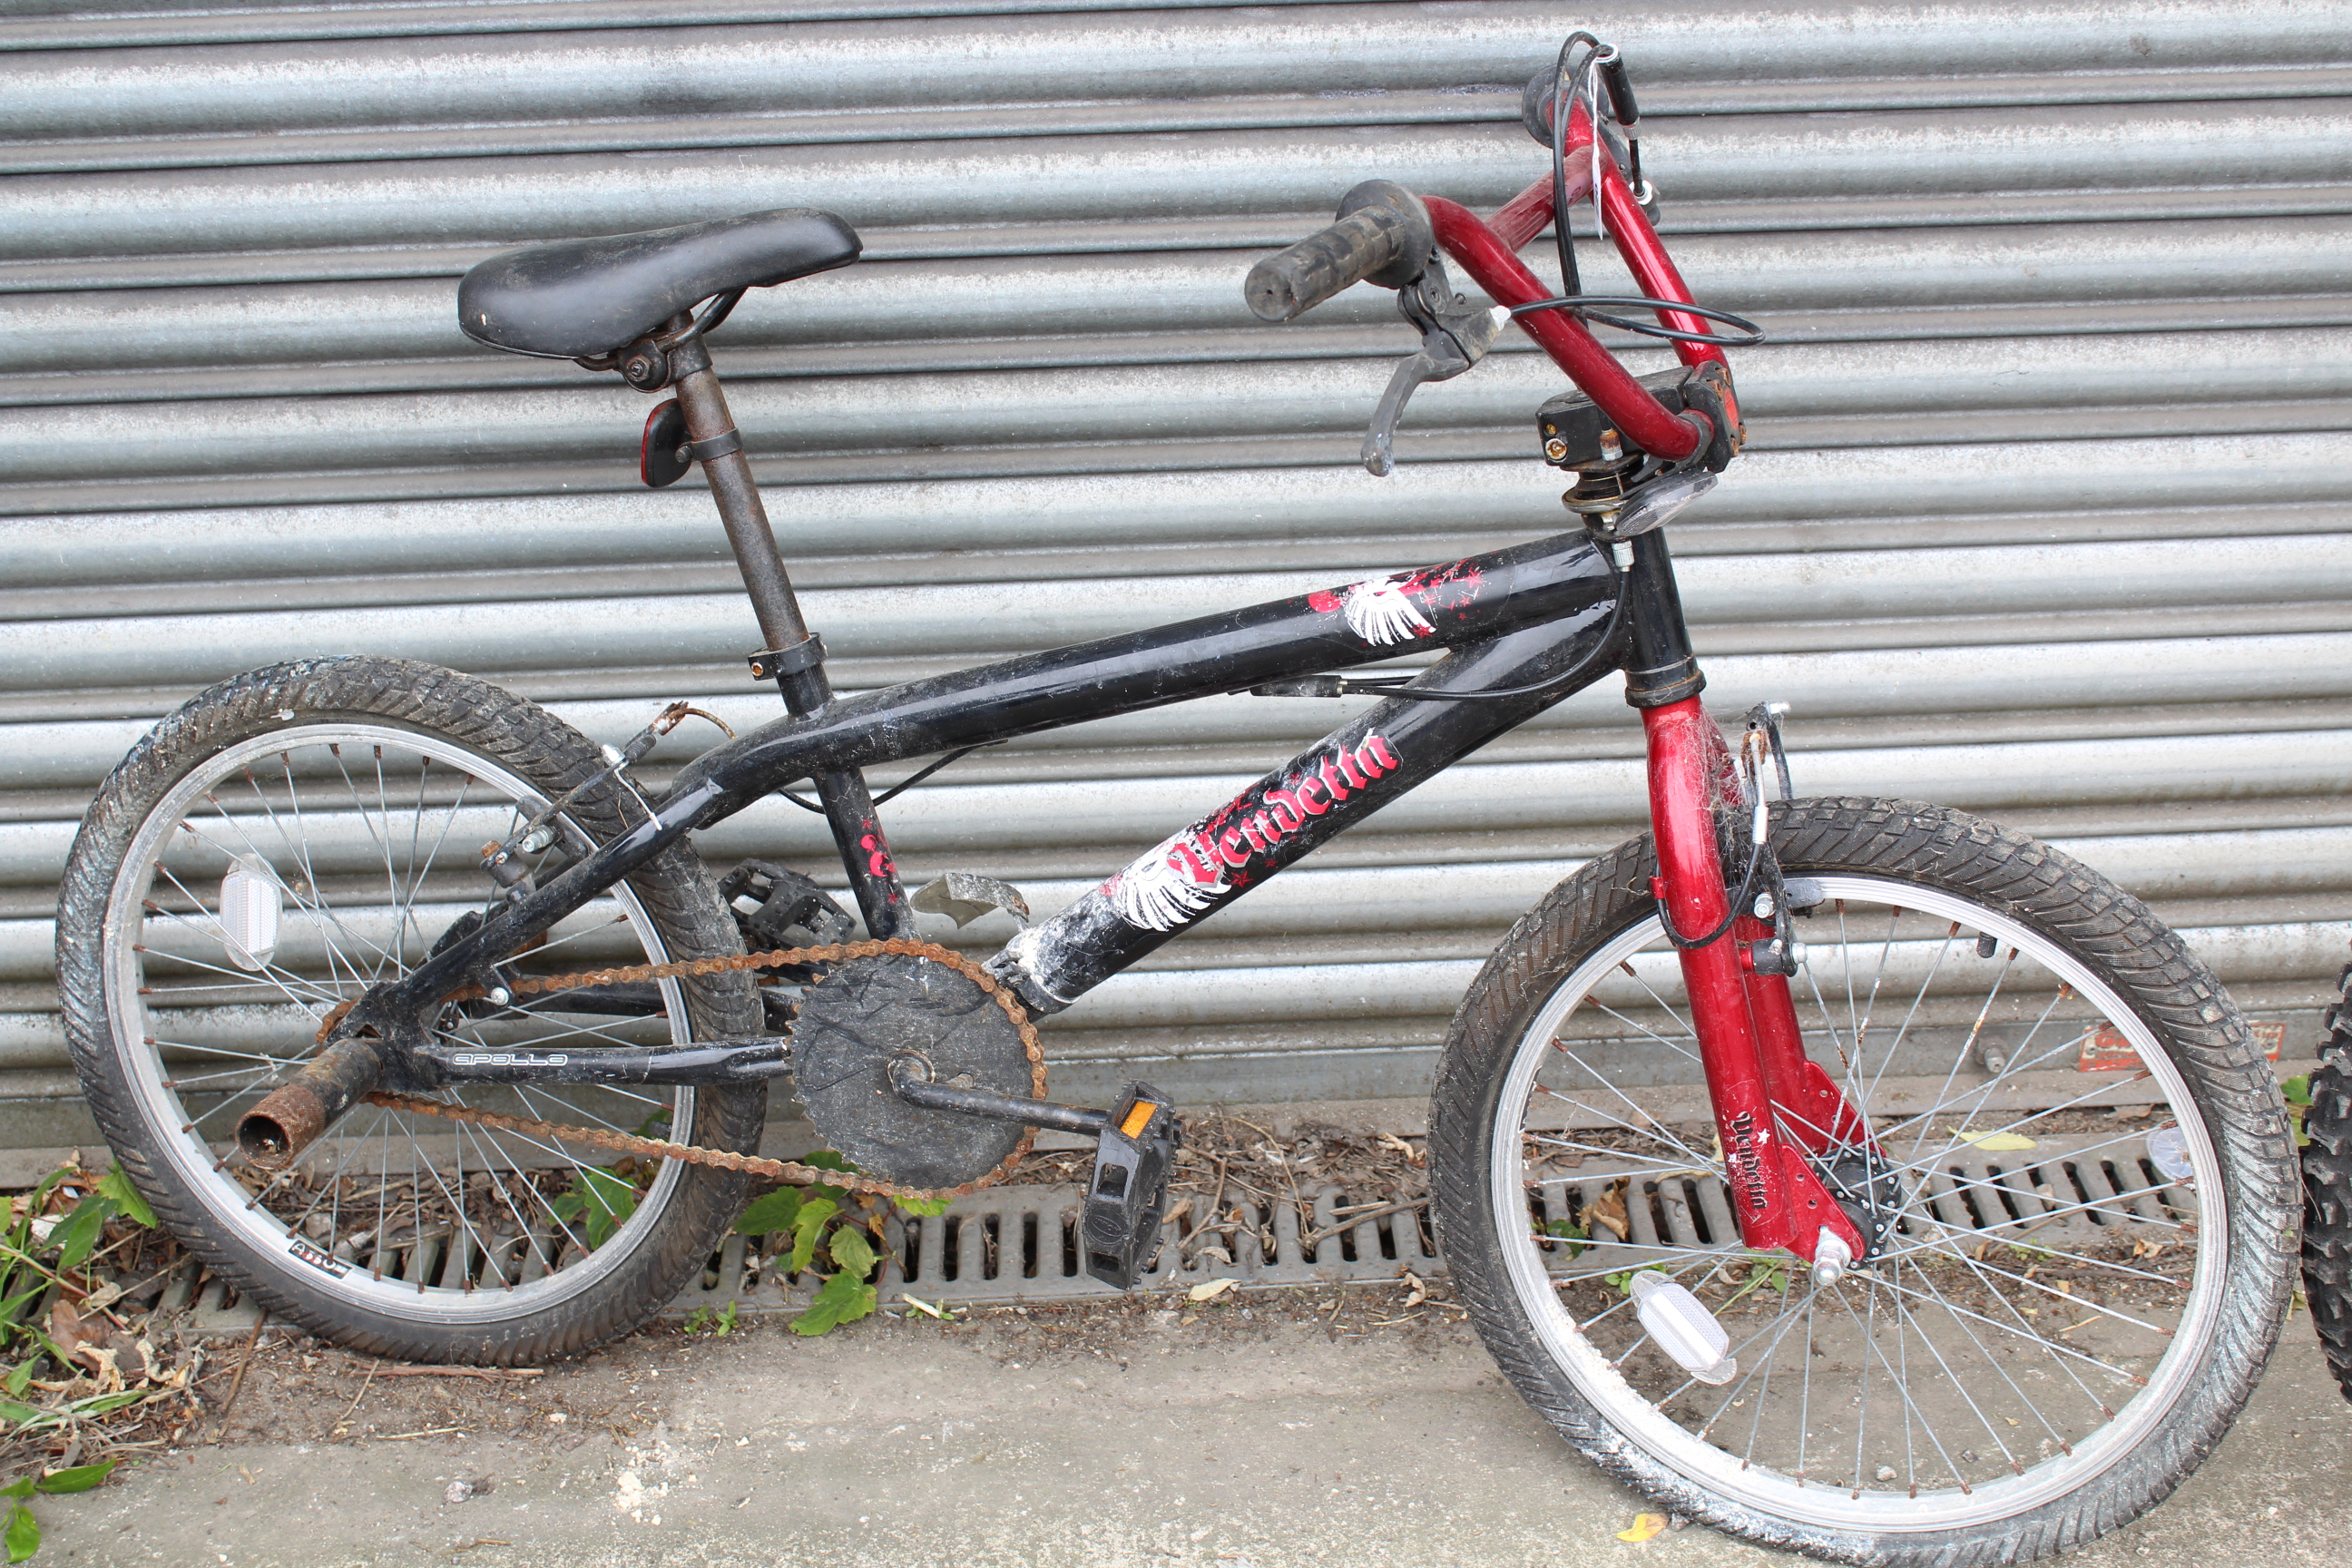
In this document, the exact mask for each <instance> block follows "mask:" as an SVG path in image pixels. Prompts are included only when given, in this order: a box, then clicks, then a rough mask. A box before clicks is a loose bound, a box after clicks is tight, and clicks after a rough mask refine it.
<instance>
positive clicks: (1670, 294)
mask: <svg viewBox="0 0 2352 1568" xmlns="http://www.w3.org/2000/svg"><path fill="white" fill-rule="evenodd" d="M1591 142H1592V131H1591V124H1590V122H1589V121H1586V120H1585V118H1584V110H1583V107H1582V106H1581V105H1578V106H1576V108H1575V109H1573V110H1571V118H1570V121H1569V142H1568V151H1569V169H1570V184H1569V199H1570V201H1571V202H1572V201H1574V200H1576V199H1577V197H1578V196H1579V195H1581V194H1582V193H1583V191H1584V190H1585V189H1586V188H1588V186H1589V184H1590V181H1591V173H1590V170H1591V163H1590V162H1589V160H1590V152H1589V149H1590V147H1591ZM1422 200H1423V205H1426V206H1427V207H1428V209H1429V216H1430V221H1431V223H1432V224H1433V226H1434V227H1435V229H1436V231H1437V243H1438V244H1439V245H1441V246H1443V247H1444V249H1445V253H1446V254H1447V255H1449V256H1451V257H1453V258H1454V260H1456V261H1458V262H1460V263H1461V264H1462V268H1463V270H1464V271H1465V272H1467V273H1469V274H1470V276H1471V277H1472V278H1473V279H1476V281H1477V283H1478V286H1479V287H1480V288H1482V289H1485V290H1486V293H1487V295H1488V297H1489V298H1491V299H1492V300H1495V301H1496V303H1497V304H1501V305H1510V306H1518V305H1530V304H1533V303H1534V302H1535V301H1537V300H1545V299H1549V298H1550V297H1551V291H1550V290H1549V289H1546V288H1545V287H1544V285H1543V282H1542V280H1541V279H1538V278H1537V277H1536V275H1535V274H1534V273H1533V272H1530V271H1528V268H1527V266H1526V264H1525V263H1523V262H1522V261H1520V260H1519V258H1518V256H1517V251H1518V249H1519V247H1521V246H1523V245H1525V244H1527V243H1528V241H1529V240H1531V239H1533V238H1534V237H1536V236H1537V235H1538V234H1540V233H1542V232H1543V230H1544V228H1545V226H1547V225H1549V223H1550V222H1551V218H1552V190H1551V180H1550V178H1549V176H1547V177H1545V178H1544V179H1541V180H1538V181H1537V182H1536V183H1535V184H1532V185H1529V186H1528V188H1527V189H1526V190H1524V191H1522V192H1520V193H1519V194H1518V195H1516V196H1514V197H1512V198H1511V199H1510V201H1508V202H1507V203H1506V204H1504V205H1503V207H1502V209H1501V210H1500V211H1498V212H1496V215H1495V221H1494V223H1493V225H1492V226H1489V225H1487V224H1485V223H1482V222H1480V221H1479V220H1478V218H1477V216H1476V215H1475V214H1473V213H1472V212H1471V211H1470V210H1469V209H1468V208H1467V207H1465V206H1463V205H1460V204H1459V203H1457V202H1449V201H1447V200H1445V199H1444V197H1441V196H1424V197H1423V198H1422ZM1601 216H1602V218H1603V220H1604V221H1605V222H1606V223H1607V225H1608V228H1609V235H1610V237H1611V238H1612V240H1614V241H1615V242H1616V246H1617V253H1618V255H1620V256H1622V257H1623V258H1624V259H1625V265H1626V267H1627V268H1629V269H1630V270H1631V271H1632V272H1633V280H1634V282H1635V283H1636V284H1637V285H1638V286H1639V287H1640V289H1641V291H1642V292H1643V294H1645V295H1647V296H1648V297H1649V298H1651V299H1653V300H1685V301H1688V300H1690V297H1691V296H1690V289H1689V288H1688V286H1687V285H1685V283H1684V282H1683V279H1682V274H1681V273H1679V272H1677V271H1676V270H1675V264H1674V261H1673V260H1672V258H1669V257H1668V256H1667V255H1666V247H1664V245H1663V244H1662V243H1660V241H1659V239H1658V234H1657V230H1655V229H1654V228H1652V227H1651V226H1650V217H1649V215H1648V214H1647V213H1645V212H1643V210H1642V205H1641V204H1640V203H1639V202H1637V201H1635V200H1634V199H1633V192H1632V191H1631V190H1630V189H1628V188H1627V186H1626V184H1625V179H1624V176H1623V175H1622V174H1619V173H1618V172H1617V165H1616V163H1614V161H1613V160H1612V159H1611V158H1610V157H1609V156H1608V154H1607V153H1606V151H1605V150H1604V151H1603V153H1602V154H1601ZM1659 314H1660V317H1661V319H1662V320H1664V322H1665V324H1666V325H1667V326H1670V327H1674V328H1675V329H1677V330H1679V331H1692V332H1699V331H1706V330H1707V323H1706V321H1704V320H1703V319H1701V318H1699V317H1696V316H1685V315H1682V314H1680V313H1678V312H1673V311H1661V312H1659ZM1517 321H1518V323H1519V325H1520V327H1521V328H1523V329H1524V330H1525V331H1527V333H1528V336H1529V337H1531V338H1533V339H1535V341H1536V342H1537V343H1538V344H1539V345H1540V346H1541V347H1542V349H1543V351H1544V352H1545V353H1548V354H1549V355H1550V356H1551V358H1552V363H1555V364H1557V365H1559V368H1560V369H1562V370H1564V371H1566V372H1567V373H1568V374H1569V378H1570V380H1572V381H1574V382H1575V383H1576V384H1577V385H1579V386H1580V387H1582V388H1583V389H1584V391H1585V393H1586V395H1588V396H1590V397H1591V399H1592V401H1593V402H1594V403H1595V404H1596V405H1599V406H1600V408H1601V411H1602V412H1603V413H1605V414H1607V415H1608V416H1610V417H1611V418H1612V419H1613V420H1615V421H1616V422H1617V427H1618V428H1619V429H1620V430H1622V431H1623V432H1624V433H1625V436H1626V437H1627V438H1628V439H1630V440H1631V441H1632V442H1633V444H1634V445H1635V446H1637V447H1641V448H1642V449H1643V451H1645V452H1650V453H1653V454H1654V455H1655V456H1657V457H1661V458H1668V459H1670V460H1676V461H1679V460H1680V459H1682V458H1687V457H1689V456H1690V455H1691V454H1692V453H1693V452H1694V451H1696V450H1697V449H1698V447H1700V446H1701V445H1702V444H1703V443H1705V442H1706V440H1707V439H1708V435H1706V434H1702V433H1701V431H1700V430H1699V428H1698V427H1697V426H1695V425H1694V424H1692V423H1691V421H1692V420H1693V419H1699V420H1704V419H1705V418H1706V416H1705V415H1703V414H1691V415H1685V416H1676V415H1674V414H1670V413H1668V412H1667V411H1666V409H1665V408H1664V405H1661V404H1660V403H1659V402H1658V400H1657V399H1656V398H1654V397H1653V396H1651V395H1650V394H1649V393H1648V392H1646V391H1644V390H1643V387H1642V384H1641V383H1639V382H1637V381H1635V380H1634V379H1633V374H1632V373H1630V372H1628V371H1627V370H1626V369H1625V367H1624V366H1623V365H1621V364H1619V363H1617V360H1616V357H1615V356H1614V355H1612V353H1610V352H1609V351H1608V350H1607V349H1605V348H1603V347H1602V346H1601V342H1600V341H1599V340H1598V339H1596V338H1595V337H1594V336H1593V335H1592V333H1591V331H1589V330H1587V328H1586V327H1585V325H1584V323H1583V322H1582V321H1578V320H1577V319H1576V318H1575V317H1574V316H1572V315H1570V314H1569V313H1568V312H1567V311H1565V310H1538V311H1536V312H1535V313H1533V314H1532V315H1526V316H1521V317H1518V318H1517ZM1675 353H1677V354H1679V355H1680V356H1681V358H1682V361H1683V363H1685V364H1697V363H1700V362H1701V361H1703V360H1715V361H1717V363H1722V364H1723V365H1724V366H1725V368H1726V369H1728V368H1729V362H1728V361H1727V360H1725V359H1724V357H1723V351H1722V350H1720V349H1718V348H1716V347H1714V346H1713V345H1711V344H1706V343H1685V342H1677V343H1676V344H1675ZM1735 417H1736V416H1735Z"/></svg>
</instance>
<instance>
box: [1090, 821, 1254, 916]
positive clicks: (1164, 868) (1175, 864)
mask: <svg viewBox="0 0 2352 1568" xmlns="http://www.w3.org/2000/svg"><path fill="white" fill-rule="evenodd" d="M1185 837H1186V836H1185V835H1184V834H1181V833H1179V834H1177V835H1175V836H1174V837H1171V838H1169V839H1167V840H1165V841H1163V842H1162V843H1161V844H1160V847H1158V848H1156V849H1153V850H1151V851H1150V852H1149V853H1147V854H1144V855H1141V856H1139V857H1137V858H1136V860H1135V861H1134V863H1133V864H1132V865H1130V866H1129V867H1128V868H1127V869H1126V870H1124V871H1121V872H1120V873H1119V874H1118V879H1117V880H1115V881H1114V882H1112V883H1111V885H1110V887H1109V889H1108V891H1109V893H1110V904H1111V908H1112V909H1114V910H1118V918H1119V919H1121V920H1123V921H1126V922H1127V923H1128V924H1129V925H1131V926H1139V927H1141V928H1142V929H1143V930H1145V931H1174V930H1175V929H1176V928H1177V927H1178V926H1180V925H1182V924H1183V923H1184V922H1185V921H1188V920H1191V919H1192V917H1193V916H1195V915H1199V914H1202V913H1204V912H1205V911H1206V910H1208V908H1209V906H1210V905H1212V904H1213V903H1215V902H1216V901H1217V897H1218V895H1219V894H1221V893H1223V892H1224V891H1225V890H1226V889H1225V876H1224V868H1223V866H1216V867H1213V869H1212V875H1213V880H1211V881H1206V882H1203V881H1201V880H1199V879H1196V878H1194V877H1193V875H1192V872H1190V871H1189V870H1187V869H1185V868H1184V863H1183V860H1182V859H1181V858H1180V857H1179V856H1178V855H1177V853H1176V847H1177V845H1178V844H1180V843H1181V842H1182V841H1183V840H1184V838H1185Z"/></svg>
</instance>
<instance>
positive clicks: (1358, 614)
mask: <svg viewBox="0 0 2352 1568" xmlns="http://www.w3.org/2000/svg"><path fill="white" fill-rule="evenodd" d="M1403 583H1404V579H1403V578H1401V577H1375V578H1373V579H1371V580H1370V581H1369V582H1363V583H1359V584H1356V585H1355V586H1354V587H1352V588H1350V589H1349V590H1348V596H1347V598H1346V599H1344V600H1342V601H1341V602H1340V605H1339V614H1340V615H1341V616H1343V617H1345V618H1346V620H1347V623H1348V629H1349V631H1351V632H1353V633H1355V634H1356V635H1357V636H1358V637H1361V638H1363V639H1364V640H1365V641H1366V642H1368V643H1370V644H1372V645H1373V646H1374V647H1387V646H1388V645H1389V644H1391V643H1400V642H1409V641H1411V640H1412V638H1414V637H1420V636H1422V635H1423V634H1424V633H1426V632H1433V631H1435V630H1436V629H1437V628H1436V627H1435V626H1432V625H1431V624H1430V622H1429V617H1428V616H1424V615H1423V614H1422V613H1421V606H1420V605H1416V604H1414V603H1413V602H1412V600H1411V599H1408V598H1406V597H1405V593H1404V588H1403Z"/></svg>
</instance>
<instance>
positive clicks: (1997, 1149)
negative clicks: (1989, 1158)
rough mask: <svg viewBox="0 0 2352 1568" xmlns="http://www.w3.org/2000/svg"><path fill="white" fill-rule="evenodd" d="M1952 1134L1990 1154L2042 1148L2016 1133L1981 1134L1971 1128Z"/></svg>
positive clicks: (1955, 1130) (1956, 1128) (1959, 1129)
mask: <svg viewBox="0 0 2352 1568" xmlns="http://www.w3.org/2000/svg"><path fill="white" fill-rule="evenodd" d="M1951 1132H1952V1136H1953V1137H1955V1138H1958V1139H1959V1140H1960V1141H1961V1142H1964V1143H1973V1144H1975V1145H1976V1146H1977V1147H1978V1148H1979V1149H1982V1150H1983V1151H1984V1152H1987V1153H1988V1154H2000V1153H2007V1152H2010V1151H2011V1150H2016V1149H2033V1148H2038V1147H2040V1145H2038V1144H2036V1143H2035V1142H2033V1140H2032V1139H2031V1138H2025V1137H2021V1136H2019V1135H2018V1134H2017V1133H2014V1132H1979V1131H1976V1130H1975V1129H1974V1128H1970V1127H1955V1128H1953V1129H1952V1130H1951Z"/></svg>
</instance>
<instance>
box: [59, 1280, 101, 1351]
mask: <svg viewBox="0 0 2352 1568" xmlns="http://www.w3.org/2000/svg"><path fill="white" fill-rule="evenodd" d="M82 1334H83V1330H82V1322H81V1314H80V1313H79V1312H77V1311H75V1310H73V1303H72V1302H70V1301H68V1300H66V1299H65V1298H64V1297H63V1296H60V1297H58V1299H57V1300H56V1301H54V1302H52V1303H51V1304H50V1306H49V1338H50V1339H52V1340H54V1341H56V1342H57V1346H58V1351H59V1352H62V1355H63V1359H65V1360H66V1361H68V1362H70V1361H71V1360H73V1358H74V1354H75V1352H78V1351H79V1350H80V1349H81V1342H82ZM91 1337H93V1338H95V1337H96V1336H94V1335H93V1336H91Z"/></svg>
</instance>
